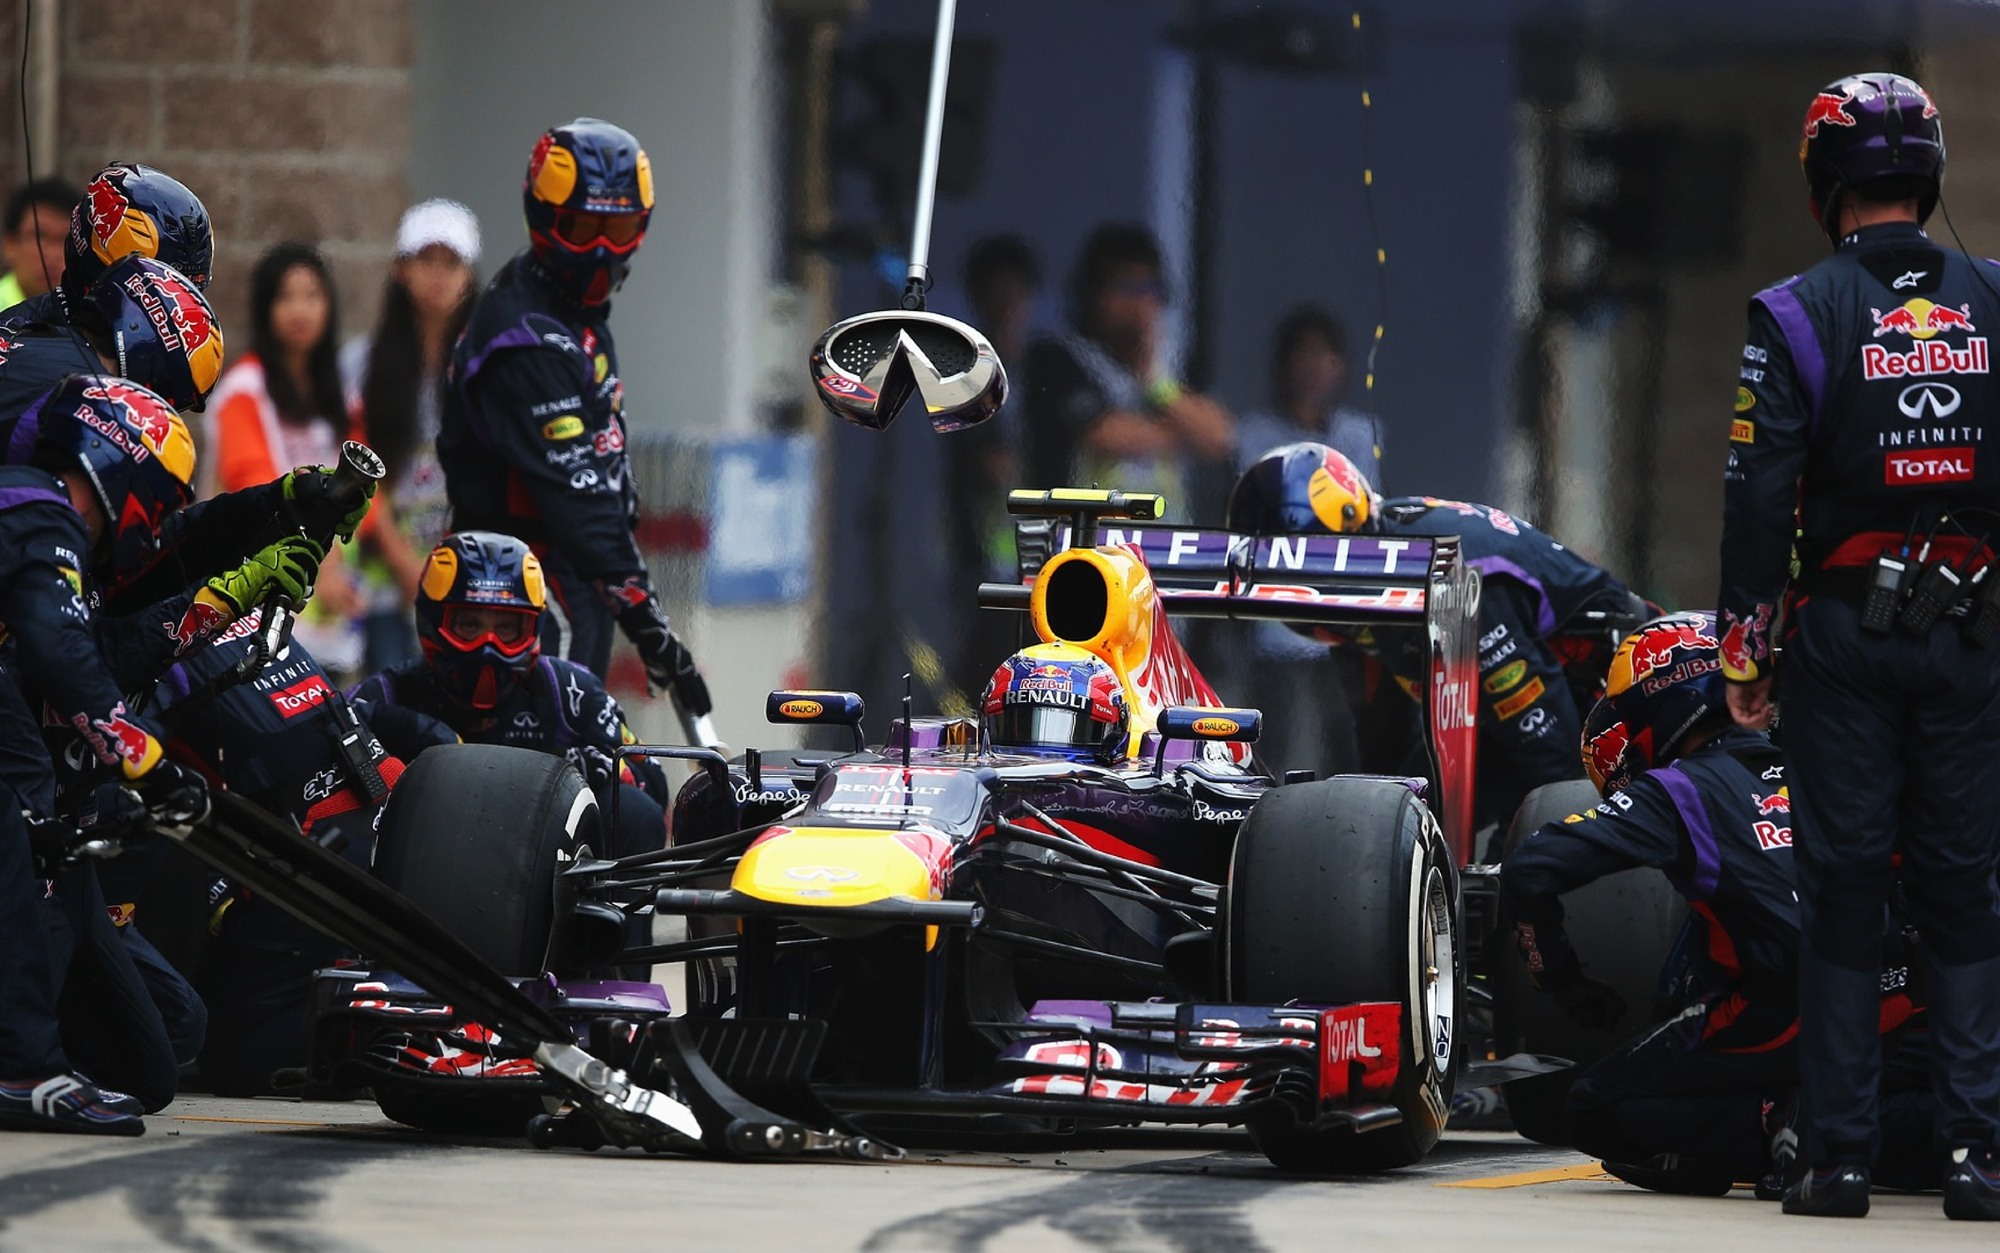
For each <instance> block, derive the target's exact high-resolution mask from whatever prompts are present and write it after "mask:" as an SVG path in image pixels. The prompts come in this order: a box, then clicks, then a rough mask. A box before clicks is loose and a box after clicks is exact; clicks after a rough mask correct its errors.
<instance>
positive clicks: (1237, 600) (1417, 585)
mask: <svg viewBox="0 0 2000 1253" xmlns="http://www.w3.org/2000/svg"><path fill="white" fill-rule="evenodd" d="M1007 508H1008V512H1010V513H1012V514H1014V515H1015V519H1016V521H1015V539H1016V545H1017V551H1018V553H1019V560H1020V580H1021V581H1020V582H1018V583H984V584H981V585H980V589H979V603H980V605H981V607H983V608H987V609H1017V610H1028V609H1029V608H1030V607H1031V605H1032V603H1033V600H1034V596H1035V587H1036V584H1037V583H1038V581H1040V575H1041V573H1042V570H1043V567H1044V566H1046V565H1048V564H1049V563H1050V561H1051V560H1053V559H1054V558H1055V557H1056V556H1057V555H1058V554H1060V553H1063V552H1066V551H1068V550H1070V549H1071V548H1072V547H1090V548H1119V549H1125V550H1128V551H1129V550H1136V551H1137V552H1138V553H1139V554H1140V555H1141V556H1142V557H1143V558H1144V560H1145V563H1146V567H1147V572H1148V573H1149V574H1150V575H1151V578H1152V583H1153V590H1154V591H1155V592H1156V593H1157V595H1158V603H1159V607H1160V609H1161V610H1162V611H1163V612H1164V613H1166V614H1168V615H1170V616H1172V617H1184V618H1233V619H1239V620H1246V621H1261V622H1284V623H1291V624H1295V625H1301V626H1312V627H1320V628H1342V627H1353V628H1364V627H1365V628H1376V629H1377V630H1378V631H1379V630H1381V629H1383V628H1398V627H1400V628H1405V629H1407V630H1408V631H1409V633H1410V634H1409V635H1408V636H1405V637H1404V642H1405V643H1406V644H1408V645H1410V647H1406V648H1403V649H1399V650H1397V652H1398V653H1399V654H1400V660H1399V663H1398V665H1397V667H1396V668H1397V669H1398V670H1399V671H1405V670H1409V669H1412V668H1414V667H1421V668H1420V669H1418V670H1417V672H1416V673H1399V677H1400V678H1402V679H1403V680H1404V681H1405V683H1406V685H1407V686H1408V687H1409V689H1410V691H1411V694H1412V695H1413V696H1416V697H1417V698H1418V699H1419V700H1420V701H1421V702H1422V704H1423V707H1424V715H1425V724H1426V727H1427V729H1428V731H1429V734H1428V736H1427V737H1426V738H1427V740H1428V746H1429V756H1430V758H1431V763H1430V764H1431V783H1432V793H1431V803H1432V808H1433V810H1434V811H1435V812H1436V813H1437V815H1438V817H1439V819H1440V820H1441V822H1442V824H1443V826H1444V830H1445V835H1446V838H1447V839H1448V840H1449V841H1450V842H1451V845H1452V848H1453V851H1454V852H1455V853H1456V854H1457V855H1458V857H1459V859H1460V862H1461V864H1463V863H1464V862H1465V861H1466V860H1467V859H1468V858H1469V856H1470V853H1471V846H1472V777H1473V743H1474V733H1473V725H1474V719H1475V715H1476V708H1477V707H1476V703H1475V701H1474V698H1473V684H1474V683H1475V682H1477V671H1476V668H1475V665H1474V655H1475V649H1476V646H1477V642H1478V621H1479V574H1478V572H1477V571H1475V570H1473V569H1471V568H1470V567H1468V566H1467V565H1466V564H1465V560H1464V555H1463V553H1462V551H1461V549H1460V545H1459V541H1458V539H1457V538H1456V537H1455V536H1444V537H1410V538H1393V537H1382V536H1368V535H1248V534H1244V533H1241V532H1236V531H1225V530H1208V529H1202V528H1198V527H1185V526H1174V525H1169V524H1164V523H1160V522H1158V521H1155V520H1154V519H1157V518H1158V517H1159V515H1160V512H1161V508H1160V498H1159V497H1157V496H1139V495H1128V494H1126V493H1122V492H1102V491H1088V492H1086V491H1082V490H1079V489H1074V488H1072V489H1062V490H1059V491H1055V492H1013V493H1010V494H1009V496H1008V499H1007ZM1058 564H1062V563H1058ZM1078 586H1079V587H1081V588H1082V589H1083V591H1084V592H1085V593H1086V594H1093V595H1094V594H1095V593H1093V592H1091V590H1090V589H1089V588H1088V587H1087V586H1085V585H1084V583H1083V581H1081V580H1079V581H1078ZM1059 590H1061V591H1066V590H1067V588H1065V589H1057V588H1055V587H1054V586H1053V585H1051V586H1050V587H1049V588H1046V589H1044V591H1043V596H1044V598H1045V600H1046V601H1047V602H1048V604H1047V606H1046V608H1047V610H1048V612H1046V613H1045V614H1044V615H1043V619H1044V621H1054V620H1058V619H1060V617H1061V615H1059V614H1056V613H1055V612H1054V610H1055V605H1054V603H1053V602H1054V600H1055V597H1056V596H1057V595H1058V593H1059ZM1099 605H1101V601H1100V602H1097V603H1096V604H1093V605H1092V606H1091V610H1090V612H1087V613H1085V614H1084V615H1082V616H1083V618H1084V619H1085V620H1086V621H1088V620H1094V619H1097V618H1101V617H1102V613H1103V611H1102V609H1101V608H1100V607H1098V606H1099ZM1357 633H1358V632H1357Z"/></svg>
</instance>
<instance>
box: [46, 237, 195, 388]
mask: <svg viewBox="0 0 2000 1253" xmlns="http://www.w3.org/2000/svg"><path fill="white" fill-rule="evenodd" d="M70 321H71V324H72V325H74V326H77V327H79V328H80V329H82V330H84V331H87V332H94V333H95V334H97V335H98V336H100V337H101V338H102V340H103V342H104V346H105V347H106V348H108V349H109V350H110V352H111V354H112V356H113V357H114V358H115V359H116V361H117V365H118V372H119V374H120V375H122V376H123V377H125V378H128V379H131V380H132V381H133V382H135V383H139V384H141V385H143V386H145V387H149V388H151V389H152V390H154V391H156V392H158V393H159V394H160V395H162V396H165V397H166V398H167V399H168V400H169V401H170V402H172V404H173V406H174V408H176V409H181V410H188V409H199V408H201V406H202V403H203V402H204V401H206V400H207V399H208V393H209V392H210V391H211V390H213V388H214V387H215V380H216V379H217V378H219V377H221V375H222V327H221V326H220V325H218V324H217V323H216V320H215V310H214V309H212V308H210V307H209V303H208V298H207V297H206V296H204V295H202V294H201V288H199V287H197V286H195V285H194V282H193V281H192V280H191V279H189V278H187V277H186V276H185V275H183V274H182V273H181V272H180V271H179V270H176V269H174V268H173V267H172V266H170V265H167V264H165V263H164V262H160V261H155V260H153V259H152V258H151V257H142V256H140V255H139V254H137V253H132V254H130V255H127V256H124V257H121V258H119V259H118V260H117V261H114V262H112V263H111V264H110V265H108V266H106V267H105V269H104V273H102V274H100V275H98V276H97V281H96V282H95V283H92V284H91V285H90V290H89V291H88V292H87V293H85V295H84V298H83V301H82V302H81V303H80V304H78V305H77V306H76V307H75V308H73V309H71V310H70Z"/></svg>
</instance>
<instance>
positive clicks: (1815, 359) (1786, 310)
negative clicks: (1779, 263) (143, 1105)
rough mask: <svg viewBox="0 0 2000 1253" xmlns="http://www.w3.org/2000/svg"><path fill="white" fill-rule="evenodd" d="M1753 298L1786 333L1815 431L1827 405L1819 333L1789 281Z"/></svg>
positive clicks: (1824, 364) (1824, 372)
mask: <svg viewBox="0 0 2000 1253" xmlns="http://www.w3.org/2000/svg"><path fill="white" fill-rule="evenodd" d="M1794 281H1796V280H1794ZM1756 299H1757V301H1758V302H1759V303H1760V304H1762V305H1763V306H1764V307H1765V308H1766V309H1769V310H1770V311H1771V316H1772V317H1774V318H1776V319H1777V320H1778V329H1779V330H1781V331H1783V332H1784V333H1785V346H1786V347H1787V348H1789V349H1791V352H1792V369H1793V370H1794V372H1796V373H1797V374H1798V376H1799V385H1800V386H1802V387H1804V388H1805V389H1806V401H1807V403H1808V404H1809V405H1810V406H1811V409H1812V424H1811V432H1812V434H1814V435H1818V434H1819V420H1820V414H1821V413H1822V412H1823V411H1824V410H1825V408H1826V383H1827V379H1826V354H1825V353H1824V352H1822V351H1821V350H1820V346H1819V335H1818V334H1817V333H1815V332H1814V330H1813V326H1812V320H1811V319H1810V318H1808V317H1806V308H1805V306H1804V305H1802V304H1800V303H1799V298H1798V296H1796V295H1794V294H1793V292H1792V287H1791V284H1790V283H1784V284H1781V285H1779V286H1777V287H1767V288H1765V289H1764V290H1763V291H1760V292H1758V293H1757V295H1756Z"/></svg>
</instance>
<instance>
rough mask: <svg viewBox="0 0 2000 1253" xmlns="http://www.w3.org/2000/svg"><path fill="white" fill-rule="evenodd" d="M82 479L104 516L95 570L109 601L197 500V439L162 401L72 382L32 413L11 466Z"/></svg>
mask: <svg viewBox="0 0 2000 1253" xmlns="http://www.w3.org/2000/svg"><path fill="white" fill-rule="evenodd" d="M23 449H25V450H26V451H27V453H28V459H29V460H30V461H31V462H32V463H33V464H35V465H38V466H40V467H42V468H43V469H45V470H53V471H63V470H76V471H80V472H81V473H82V474H83V476H84V477H85V478H87V479H89V480H90V487H91V491H92V492H93V493H94V494H95V495H96V497H97V504H98V507H99V508H100V509H102V510H103V512H104V534H103V537H102V538H101V539H100V540H99V543H98V549H97V552H96V553H94V554H93V555H92V561H91V567H92V569H93V570H94V571H95V573H96V576H97V577H98V579H99V580H100V581H101V582H102V583H103V584H104V586H105V591H106V593H107V594H109V593H115V592H117V591H118V590H119V589H121V588H123V587H124V586H125V585H126V584H128V583H130V582H131V581H132V580H133V579H135V578H137V577H138V576H139V575H141V574H143V573H145V572H146V570H148V569H149V568H151V566H152V565H153V563H154V562H155V561H156V560H158V558H159V554H160V534H159V532H160V524H161V523H163V522H165V521H166V519H167V515H168V514H170V513H173V512H174V511H176V510H178V509H183V508H186V507H187V505H188V503H189V502H190V501H192V500H193V499H194V462H195V453H194V436H192V435H190V434H189V433H188V429H187V423H185V422H183V421H182V420H181V416H180V414H178V413H176V412H174V407H173V405H172V404H170V403H168V401H167V400H166V398H165V397H163V396H161V395H159V394H158V393H156V392H152V391H149V390H147V389H146V388H144V387H141V386H139V385H138V384H137V383H134V382H132V381H131V380H129V379H122V378H113V377H111V376H109V375H103V374H72V375H70V376H69V377H68V378H65V379H64V380H63V381H62V382H60V383H58V384H56V386H55V387H54V388H53V389H52V390H51V391H49V392H48V393H47V394H46V395H44V396H43V397H42V398H41V399H40V400H37V401H36V402H35V403H34V404H32V405H30V406H29V407H28V410H27V412H25V413H23V414H22V415H21V420H20V422H19V423H18V424H17V425H16V427H15V429H14V434H13V437H12V443H11V444H10V446H9V459H10V460H12V459H13V457H14V454H15V452H16V451H19V450H23Z"/></svg>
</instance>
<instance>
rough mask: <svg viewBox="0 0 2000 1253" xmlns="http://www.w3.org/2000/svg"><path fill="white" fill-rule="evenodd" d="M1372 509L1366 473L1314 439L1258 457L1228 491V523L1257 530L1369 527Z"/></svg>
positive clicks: (1338, 531)
mask: <svg viewBox="0 0 2000 1253" xmlns="http://www.w3.org/2000/svg"><path fill="white" fill-rule="evenodd" d="M1374 513H1375V489H1374V488H1372V487H1370V486H1369V484H1368V476H1367V475H1365V474H1363V473H1361V470H1360V468H1359V467H1357V466H1356V465H1355V464H1354V463H1353V462H1352V461H1349V460H1348V459H1347V457H1346V456H1345V455H1344V454H1342V453H1340V452H1337V451H1335V450H1334V449H1332V448H1329V447H1328V446H1327V445H1325V444H1317V443H1312V442H1310V441H1307V442H1302V443H1297V444H1286V445H1285V446H1283V447H1282V448H1273V449H1272V450H1271V451H1270V452H1267V453H1265V454H1264V455H1263V456H1261V457H1259V458H1257V460H1255V461H1253V462H1251V463H1250V467H1249V468H1248V469H1247V470H1245V471H1243V474H1242V475H1241V477H1239V478H1238V479H1237V480H1236V487H1235V488H1234V489H1233V490H1232V491H1231V492H1230V493H1229V529H1230V530H1232V531H1248V532H1250V533H1251V534H1253V535H1324V534H1332V535H1345V534H1350V533H1352V532H1355V531H1363V530H1366V529H1368V523H1369V520H1370V519H1371V518H1372V517H1373V516H1374Z"/></svg>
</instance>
